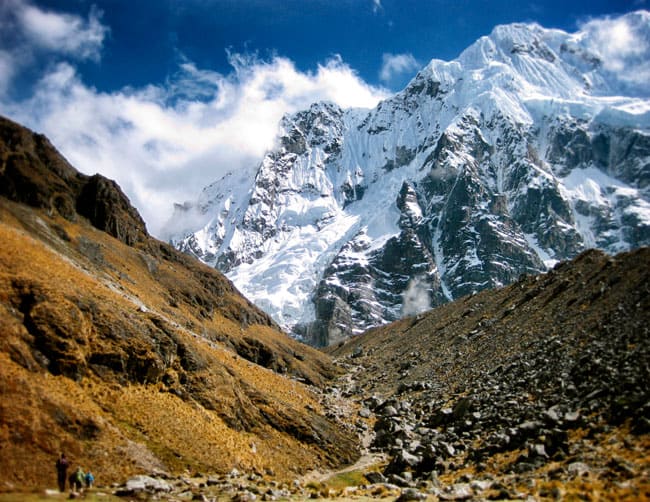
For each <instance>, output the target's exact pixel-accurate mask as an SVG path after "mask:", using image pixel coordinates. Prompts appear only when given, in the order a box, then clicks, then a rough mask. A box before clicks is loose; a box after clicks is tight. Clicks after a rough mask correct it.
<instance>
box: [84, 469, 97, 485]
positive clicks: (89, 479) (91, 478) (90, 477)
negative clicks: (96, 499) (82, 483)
mask: <svg viewBox="0 0 650 502" xmlns="http://www.w3.org/2000/svg"><path fill="white" fill-rule="evenodd" d="M94 482H95V476H93V473H92V472H90V471H88V472H87V473H86V488H92V487H93V483H94Z"/></svg>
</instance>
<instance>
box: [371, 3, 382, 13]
mask: <svg viewBox="0 0 650 502" xmlns="http://www.w3.org/2000/svg"><path fill="white" fill-rule="evenodd" d="M382 9H383V7H382V5H381V0H372V11H373V12H374V13H375V14H376V13H377V12H379V11H380V10H382Z"/></svg>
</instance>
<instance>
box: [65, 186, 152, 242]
mask: <svg viewBox="0 0 650 502" xmlns="http://www.w3.org/2000/svg"><path fill="white" fill-rule="evenodd" d="M77 212H78V213H79V214H80V215H82V216H85V217H86V218H88V219H89V220H90V222H91V223H92V224H93V226H95V227H96V228H98V229H99V230H103V231H104V232H106V233H108V234H110V235H112V236H113V237H115V238H116V239H118V240H120V241H122V242H124V243H125V244H127V245H128V246H133V245H135V244H137V243H138V242H141V241H142V239H143V237H144V236H146V235H147V230H146V227H145V224H144V221H143V220H142V218H141V217H140V214H139V213H138V212H137V210H136V209H135V208H134V207H133V206H131V204H130V203H129V200H128V199H127V197H126V195H124V193H123V192H122V190H121V189H120V187H119V186H118V185H117V183H115V182H114V181H112V180H109V179H106V178H104V177H103V176H100V175H99V174H95V175H94V176H91V177H90V178H89V179H88V180H87V182H86V184H85V185H84V186H83V188H82V189H81V193H80V194H79V196H78V198H77Z"/></svg>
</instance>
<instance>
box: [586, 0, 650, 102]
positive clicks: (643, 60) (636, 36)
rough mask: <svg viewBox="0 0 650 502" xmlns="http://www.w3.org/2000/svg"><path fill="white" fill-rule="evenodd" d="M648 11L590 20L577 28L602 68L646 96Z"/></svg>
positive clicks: (648, 78) (649, 54) (649, 42)
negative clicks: (600, 61) (597, 56)
mask: <svg viewBox="0 0 650 502" xmlns="http://www.w3.org/2000/svg"><path fill="white" fill-rule="evenodd" d="M649 24H650V12H648V11H637V12H634V13H630V14H627V15H625V16H622V17H618V18H610V17H605V18H600V19H592V20H590V21H588V22H586V23H584V24H583V25H582V26H581V27H580V29H581V32H582V37H583V42H584V43H585V44H586V45H587V47H588V48H589V49H590V50H591V51H593V52H594V53H596V54H598V55H599V57H600V59H601V60H602V64H603V68H604V69H605V70H607V71H610V72H612V73H614V74H616V78H617V79H618V80H620V81H622V82H623V83H626V84H628V85H630V86H632V87H633V88H635V87H638V88H639V89H638V90H640V91H642V92H643V91H645V92H644V94H645V95H647V94H648V91H649V90H650V87H649V84H648V82H650V39H649V38H648V25H649Z"/></svg>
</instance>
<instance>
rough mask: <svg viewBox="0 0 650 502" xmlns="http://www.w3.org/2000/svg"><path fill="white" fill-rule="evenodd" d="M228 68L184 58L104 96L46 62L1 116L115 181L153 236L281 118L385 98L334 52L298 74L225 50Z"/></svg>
mask: <svg viewBox="0 0 650 502" xmlns="http://www.w3.org/2000/svg"><path fill="white" fill-rule="evenodd" d="M229 57H230V63H231V66H232V71H231V72H230V73H229V74H221V73H218V72H214V71H210V70H204V69H200V68H198V67H197V66H196V65H195V64H193V63H192V62H191V61H187V60H185V61H182V62H181V65H180V67H179V69H178V72H177V73H176V74H175V75H172V76H170V77H169V79H168V81H167V82H165V83H164V84H162V85H150V86H147V87H144V88H140V89H123V90H120V91H117V92H112V93H101V92H98V91H96V90H95V89H94V88H92V87H90V86H88V85H86V84H85V83H84V82H83V81H82V79H81V78H80V76H79V75H78V73H77V71H76V69H75V67H74V66H73V65H71V64H70V63H67V62H62V63H60V64H58V65H57V66H56V67H53V68H51V69H50V70H49V71H48V72H47V73H46V74H44V75H43V77H42V79H41V80H40V82H39V83H38V85H37V86H36V88H35V91H34V93H33V95H32V96H31V97H30V98H29V99H27V100H23V101H21V102H7V101H6V100H5V102H2V101H1V100H0V113H3V114H5V115H8V116H10V117H12V118H14V119H15V120H17V121H19V122H21V123H23V124H25V125H27V126H28V127H32V128H33V129H36V130H38V131H39V132H42V133H44V134H46V135H47V136H48V137H49V138H50V139H51V140H52V142H53V143H54V145H55V146H56V147H57V148H59V150H60V151H61V152H62V153H63V154H64V155H65V156H66V158H67V159H68V160H69V161H70V162H71V163H72V164H73V165H74V166H75V167H77V168H78V169H80V170H81V171H83V172H85V173H88V174H92V173H95V172H99V173H101V174H103V175H105V176H107V177H109V178H112V179H115V180H116V181H117V182H118V183H119V184H120V186H122V188H123V189H124V190H125V192H126V193H127V195H128V196H129V198H130V199H131V202H132V203H133V204H134V205H135V206H136V207H137V208H138V210H139V211H140V213H141V214H142V216H143V218H144V219H145V221H146V222H147V226H148V228H149V230H150V232H152V233H153V234H154V235H157V236H159V237H164V235H162V234H161V233H162V231H163V226H164V223H165V222H166V220H167V219H168V218H169V217H170V215H171V212H172V209H173V203H174V202H183V201H186V200H194V199H196V197H197V195H198V193H199V192H200V190H201V189H202V188H203V187H204V186H206V185H207V184H209V183H211V182H213V181H215V180H217V179H219V178H220V177H221V176H223V174H225V173H226V172H227V171H233V170H234V171H237V170H238V169H244V168H248V169H250V168H251V167H255V166H256V164H257V163H258V162H259V160H260V159H261V157H262V155H263V154H264V152H265V151H266V150H267V149H268V148H270V147H271V146H272V145H273V141H274V139H275V137H276V134H277V126H278V123H279V121H280V119H281V117H282V115H283V114H285V113H288V112H293V111H297V110H299V109H303V108H306V107H308V106H309V105H310V104H311V103H312V102H314V101H318V100H328V101H332V102H335V103H337V104H339V105H340V106H343V107H372V106H374V105H375V104H376V103H377V102H378V101H379V100H380V99H383V98H384V97H386V95H385V92H384V91H382V90H380V89H377V88H374V87H371V86H369V85H368V84H366V83H365V82H364V81H362V80H361V79H360V78H359V77H358V75H357V74H356V73H355V72H354V71H353V70H352V69H351V68H350V67H349V66H348V65H346V64H345V63H344V62H343V61H342V60H341V59H340V58H339V57H335V58H333V59H330V60H329V61H327V62H325V63H324V64H321V65H318V66H317V68H316V69H315V70H314V71H310V72H302V71H299V70H298V69H296V67H295V65H294V64H293V63H292V62H291V61H290V60H288V59H286V58H282V57H274V58H273V59H271V60H269V61H263V60H259V59H257V58H256V57H254V56H246V55H241V54H230V55H229Z"/></svg>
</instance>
